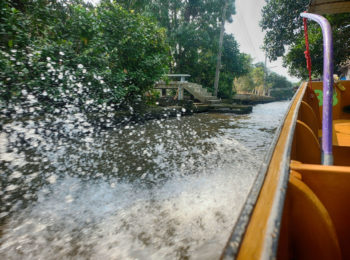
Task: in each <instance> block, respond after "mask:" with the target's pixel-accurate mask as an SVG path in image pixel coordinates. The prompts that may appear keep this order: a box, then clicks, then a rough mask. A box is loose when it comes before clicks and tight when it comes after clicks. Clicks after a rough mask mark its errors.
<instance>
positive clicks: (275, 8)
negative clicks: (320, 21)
mask: <svg viewBox="0 0 350 260" xmlns="http://www.w3.org/2000/svg"><path fill="white" fill-rule="evenodd" d="M308 4H309V0H296V1H289V0H269V1H267V3H266V6H265V7H264V8H263V11H262V20H261V22H260V26H261V27H262V29H263V30H265V31H266V35H265V38H264V49H265V51H266V53H267V55H268V57H269V58H270V60H276V59H277V58H278V57H282V56H283V55H284V54H285V52H286V47H287V46H288V51H287V55H285V56H284V66H286V67H288V69H289V72H290V73H291V75H294V76H297V77H302V78H307V75H308V73H307V69H306V62H305V58H304V53H303V52H304V50H305V43H304V34H303V23H302V18H301V17H300V13H302V12H304V11H305V10H307V6H308ZM326 18H327V19H328V20H329V21H330V24H331V26H332V30H333V39H334V50H335V52H334V64H335V71H336V72H338V73H339V65H340V64H341V63H342V62H344V61H346V60H348V59H349V57H350V48H349V47H348V46H349V45H350V27H349V20H350V14H349V13H347V14H337V15H327V16H326ZM308 27H309V41H310V52H311V61H312V68H313V75H314V76H315V77H320V75H322V69H323V67H322V62H323V54H322V35H321V29H320V27H319V25H317V24H316V23H315V22H311V21H310V22H308Z"/></svg>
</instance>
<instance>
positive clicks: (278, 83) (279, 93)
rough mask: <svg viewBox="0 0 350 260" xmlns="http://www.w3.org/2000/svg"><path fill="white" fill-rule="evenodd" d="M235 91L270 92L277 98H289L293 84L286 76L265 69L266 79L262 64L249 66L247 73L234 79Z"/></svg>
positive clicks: (259, 93) (262, 93)
mask: <svg viewBox="0 0 350 260" xmlns="http://www.w3.org/2000/svg"><path fill="white" fill-rule="evenodd" d="M234 85H235V87H236V90H237V92H239V93H252V94H258V95H267V94H268V92H270V95H271V96H272V97H275V98H276V99H277V100H283V99H289V98H291V97H292V96H293V94H294V90H293V84H292V83H291V82H289V81H288V80H287V79H286V77H284V76H281V75H278V74H277V73H275V72H271V71H269V70H267V72H266V79H265V72H264V64H263V63H256V64H255V65H254V66H251V67H250V69H249V73H248V74H246V75H243V76H241V77H239V78H237V79H235V81H234Z"/></svg>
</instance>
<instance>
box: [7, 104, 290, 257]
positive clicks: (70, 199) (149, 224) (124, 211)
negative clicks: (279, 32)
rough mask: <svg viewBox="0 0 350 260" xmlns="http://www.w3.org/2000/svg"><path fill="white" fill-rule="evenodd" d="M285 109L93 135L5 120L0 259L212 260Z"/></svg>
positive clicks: (262, 108) (66, 123)
mask: <svg viewBox="0 0 350 260" xmlns="http://www.w3.org/2000/svg"><path fill="white" fill-rule="evenodd" d="M288 104H289V103H288V102H274V103H269V104H263V105H257V106H255V107H254V109H253V113H251V114H249V115H232V114H195V115H193V116H185V117H181V116H180V115H179V116H178V117H177V118H171V119H167V120H153V121H148V122H146V123H144V124H128V125H123V126H116V127H115V128H112V129H110V130H101V129H99V130H96V129H95V128H94V127H92V126H91V125H90V124H89V123H88V122H87V120H86V119H85V118H84V115H82V114H79V113H77V112H76V113H75V112H74V111H72V113H69V114H67V115H66V116H65V117H63V116H60V117H54V116H52V117H45V118H40V119H36V120H32V119H29V120H25V121H23V120H22V121H19V120H18V121H17V120H12V121H11V122H8V123H4V124H3V126H2V128H3V131H2V132H1V134H0V167H1V168H0V169H1V171H3V173H2V174H1V179H0V180H1V187H2V189H1V191H0V195H1V204H0V209H1V212H0V219H1V222H0V223H1V227H0V258H1V259H70V258H72V259H215V258H218V257H219V256H220V254H221V251H222V249H223V247H224V245H225V243H226V241H227V239H228V237H229V235H230V232H231V230H232V227H233V225H234V223H235V221H236V219H237V217H238V215H239V212H240V210H241V208H242V206H243V203H244V201H245V198H246V196H247V194H248V192H249V189H250V187H251V185H252V183H253V181H254V178H255V177H256V174H257V172H258V169H259V166H260V165H261V163H262V161H263V158H264V156H265V153H266V151H267V150H268V148H269V146H270V143H271V142H272V139H273V136H274V132H275V130H276V129H277V127H278V126H279V124H280V122H281V120H282V118H283V115H284V113H285V111H286V109H287V107H288Z"/></svg>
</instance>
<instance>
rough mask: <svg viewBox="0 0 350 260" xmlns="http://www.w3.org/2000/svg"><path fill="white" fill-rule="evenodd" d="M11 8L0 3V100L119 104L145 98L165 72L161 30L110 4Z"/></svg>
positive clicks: (44, 3) (77, 0)
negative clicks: (24, 99)
mask: <svg viewBox="0 0 350 260" xmlns="http://www.w3.org/2000/svg"><path fill="white" fill-rule="evenodd" d="M14 3H17V2H14V1H9V0H6V1H1V4H0V5H1V9H0V12H1V13H0V19H1V27H0V34H1V35H2V37H1V38H0V99H1V100H2V101H6V102H16V101H21V100H22V99H23V98H25V96H26V95H28V94H31V95H34V96H35V97H37V98H38V99H39V101H40V102H41V103H42V104H43V103H45V104H47V105H48V106H53V105H54V104H57V103H67V102H73V103H74V104H76V105H78V106H79V107H81V108H84V109H87V108H89V106H91V107H93V106H95V107H96V106H99V105H111V104H113V105H118V104H120V103H122V102H132V101H134V100H135V99H138V98H139V97H142V96H143V94H144V93H145V92H146V91H148V90H150V89H151V88H152V87H153V85H154V82H155V81H156V80H158V79H159V78H160V77H161V76H162V75H163V74H164V73H165V72H166V71H167V64H168V61H169V56H168V53H169V46H168V45H167V44H166V42H165V40H166V37H165V31H164V29H162V28H159V26H157V24H156V23H155V22H154V21H153V20H152V19H150V18H147V17H144V16H142V15H140V14H136V13H133V12H129V11H126V10H125V9H123V8H122V7H121V6H120V5H118V4H115V3H111V2H109V1H104V2H102V3H101V4H100V5H98V6H96V7H93V6H91V5H87V4H85V3H84V2H83V1H80V0H75V1H72V2H70V3H69V4H66V3H64V2H62V1H60V0H52V1H34V0H29V1H23V2H22V1H21V2H20V3H21V5H20V6H18V5H15V4H14ZM16 7H17V8H18V9H17V8H16ZM135 50H137V51H135Z"/></svg>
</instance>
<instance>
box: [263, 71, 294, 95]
mask: <svg viewBox="0 0 350 260" xmlns="http://www.w3.org/2000/svg"><path fill="white" fill-rule="evenodd" d="M266 81H267V85H268V87H269V89H270V95H271V96H272V97H274V98H276V99H278V100H283V99H290V98H292V97H293V95H294V86H293V84H292V83H291V82H289V81H288V80H287V79H286V77H284V76H281V75H278V74H277V73H275V72H270V73H269V74H268V75H267V79H266Z"/></svg>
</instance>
